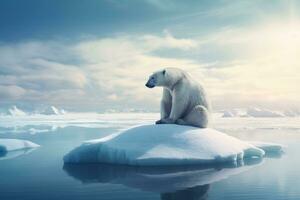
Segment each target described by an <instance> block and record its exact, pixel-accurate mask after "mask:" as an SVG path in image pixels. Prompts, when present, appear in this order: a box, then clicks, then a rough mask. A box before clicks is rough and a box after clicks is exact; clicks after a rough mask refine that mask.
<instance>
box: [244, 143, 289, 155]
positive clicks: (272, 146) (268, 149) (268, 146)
mask: <svg viewBox="0 0 300 200" xmlns="http://www.w3.org/2000/svg"><path fill="white" fill-rule="evenodd" d="M249 143H251V144H253V145H254V146H256V147H258V148H260V149H262V150H264V151H265V153H278V152H283V148H284V147H283V146H282V145H281V144H276V143H271V142H260V141H249Z"/></svg>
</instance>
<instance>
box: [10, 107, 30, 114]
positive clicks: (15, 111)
mask: <svg viewBox="0 0 300 200" xmlns="http://www.w3.org/2000/svg"><path fill="white" fill-rule="evenodd" d="M8 114H9V115H11V116H26V115H27V114H26V113H25V112H24V111H22V110H21V109H19V108H17V106H13V107H12V108H10V109H8Z"/></svg>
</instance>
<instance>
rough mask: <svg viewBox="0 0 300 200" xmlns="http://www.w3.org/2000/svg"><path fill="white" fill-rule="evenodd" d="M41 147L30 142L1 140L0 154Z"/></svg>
mask: <svg viewBox="0 0 300 200" xmlns="http://www.w3.org/2000/svg"><path fill="white" fill-rule="evenodd" d="M39 146H40V145H38V144H35V143H33V142H30V141H28V140H17V139H0V152H8V151H15V150H22V149H31V148H37V147H39Z"/></svg>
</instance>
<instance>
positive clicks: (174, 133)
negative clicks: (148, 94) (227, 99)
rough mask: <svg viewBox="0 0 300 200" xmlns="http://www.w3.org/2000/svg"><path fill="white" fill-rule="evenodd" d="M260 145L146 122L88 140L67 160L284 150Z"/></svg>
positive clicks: (191, 157)
mask: <svg viewBox="0 0 300 200" xmlns="http://www.w3.org/2000/svg"><path fill="white" fill-rule="evenodd" d="M259 145H260V146H262V147H264V148H259V147H257V146H255V144H252V143H251V142H246V141H241V140H239V139H237V138H234V137H232V136H229V135H227V134H224V133H222V132H219V131H217V130H214V129H210V128H206V129H199V128H195V127H190V126H179V125H174V124H166V125H144V126H137V127H133V128H130V129H127V130H125V131H123V132H119V133H116V134H113V135H110V136H107V137H104V138H101V139H98V140H91V141H87V142H85V143H83V144H82V145H81V146H79V147H77V148H75V149H74V150H72V151H71V152H70V153H68V154H67V155H66V156H65V157H64V162H65V163H111V164H127V165H185V164H202V163H216V162H235V161H237V160H242V159H243V158H247V157H263V156H264V155H265V150H270V149H271V150H274V149H276V151H278V150H281V146H280V145H277V144H271V145H272V148H268V147H269V145H268V144H265V143H259ZM275 147H276V148H275ZM263 149H265V150H263Z"/></svg>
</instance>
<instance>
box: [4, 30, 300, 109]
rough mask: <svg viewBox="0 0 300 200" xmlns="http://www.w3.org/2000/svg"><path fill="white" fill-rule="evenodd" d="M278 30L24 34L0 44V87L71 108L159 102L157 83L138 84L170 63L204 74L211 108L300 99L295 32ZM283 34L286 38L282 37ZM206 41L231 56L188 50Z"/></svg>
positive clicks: (12, 95) (16, 96) (8, 96)
mask: <svg viewBox="0 0 300 200" xmlns="http://www.w3.org/2000/svg"><path fill="white" fill-rule="evenodd" d="M274 27H275V28H274ZM274 30H278V33H277V32H275V33H274ZM297 30H298V29H297ZM299 30H300V28H299ZM280 31H281V29H279V28H276V26H273V27H272V28H268V27H260V26H256V27H253V28H247V29H230V30H228V31H225V32H222V33H216V34H211V35H209V36H208V37H207V38H200V39H195V38H194V39H190V38H176V37H174V36H173V35H171V34H170V33H168V32H165V33H164V34H163V35H162V36H158V35H142V36H128V35H127V36H119V37H111V38H100V39H90V40H84V41H80V42H77V43H75V44H64V45H62V44H59V43H58V42H57V43H56V42H29V43H22V44H17V45H11V46H9V45H6V46H2V47H1V46H0V86H1V87H0V95H1V96H2V97H4V96H5V99H20V100H26V101H29V102H32V103H38V102H43V103H49V104H52V103H55V104H61V105H66V106H68V107H72V106H73V107H74V108H76V109H86V108H87V109H94V110H95V109H107V108H124V107H136V108H144V109H149V110H153V109H156V110H158V107H159V100H160V98H161V90H159V89H152V90H150V89H148V88H146V87H145V86H144V84H145V82H146V80H147V78H148V76H149V75H150V74H151V73H152V72H153V71H156V70H158V69H161V68H163V67H169V66H172V67H179V68H182V69H184V70H186V71H188V72H189V73H191V74H192V76H193V77H194V78H195V79H197V80H198V81H201V82H204V85H205V88H207V91H208V93H209V94H210V96H211V99H212V100H213V102H214V104H213V105H214V106H215V107H217V108H221V107H224V106H225V107H240V106H249V105H250V106H253V105H257V104H265V105H270V104H273V105H279V106H281V105H284V104H285V105H286V104H296V103H295V102H297V100H299V99H300V96H299V93H298V88H297V87H298V85H300V83H299V76H297V72H299V68H298V61H297V55H299V54H298V52H299V50H300V49H299V46H300V45H299V44H300V43H299V42H298V39H299V38H298V35H297V32H296V33H295V34H296V35H295V34H294V33H293V32H292V36H291V37H288V35H285V32H284V31H283V32H282V33H281V32H280ZM294 37H295V38H294ZM286 38H290V40H291V41H289V42H287V40H282V39H286ZM286 42H287V44H289V45H287V44H286ZM290 42H292V44H293V45H290ZM201 45H202V46H201ZM285 45H287V46H288V47H289V48H287V46H285ZM203 46H204V47H203ZM205 47H210V49H213V50H214V51H215V50H218V53H216V55H217V54H221V57H222V56H223V54H225V55H228V56H229V58H226V59H224V60H222V59H220V60H218V59H216V60H215V61H213V62H209V63H206V62H201V58H200V59H199V58H198V57H197V55H198V54H194V53H195V52H198V53H199V55H201V54H200V53H203V52H205V51H207V49H206V48H205ZM282 47H286V48H282ZM58 49H59V50H58ZM162 49H165V50H167V52H168V51H169V50H171V51H172V50H177V51H180V52H182V53H183V55H188V54H189V53H191V55H195V56H196V57H195V56H194V57H193V56H187V57H184V56H181V57H180V58H178V57H174V56H172V55H171V54H170V55H169V56H168V57H164V56H160V54H159V51H160V50H162ZM287 49H288V50H287ZM228 52H229V53H228ZM217 56H218V55H217ZM2 58H3V59H2ZM199 60H200V61H199ZM7 86H9V87H7ZM8 89H9V90H8ZM3 99H4V98H3ZM0 101H1V100H0ZM287 102H288V103H287Z"/></svg>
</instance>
